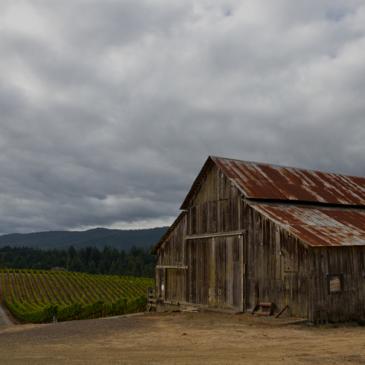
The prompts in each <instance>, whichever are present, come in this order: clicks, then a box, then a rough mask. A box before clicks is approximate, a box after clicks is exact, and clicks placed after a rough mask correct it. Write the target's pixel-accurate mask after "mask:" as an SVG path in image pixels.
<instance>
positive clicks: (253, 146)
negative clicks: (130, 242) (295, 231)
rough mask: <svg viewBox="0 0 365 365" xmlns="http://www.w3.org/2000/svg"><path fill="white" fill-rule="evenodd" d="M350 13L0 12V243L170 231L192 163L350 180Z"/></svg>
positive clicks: (185, 6)
mask: <svg viewBox="0 0 365 365" xmlns="http://www.w3.org/2000/svg"><path fill="white" fill-rule="evenodd" d="M364 65H365V5H364V2H363V1H355V0H348V1H346V2H344V1H336V0H327V1H326V0H323V1H314V0H313V1H312V0H307V1H299V2H298V1H296V2H293V1H291V0H278V1H275V2H268V1H263V0H246V1H238V0H237V1H233V0H232V1H219V0H217V1H211V0H210V1H207V0H194V1H190V0H187V1H184V2H181V1H171V0H169V1H167V0H139V1H137V2H136V1H134V0H123V1H112V0H103V1H102V0H98V1H96V0H88V1H86V0H72V1H62V2H50V1H46V0H32V1H25V0H24V1H21V0H11V1H10V0H9V1H6V0H3V1H1V4H0V69H1V72H0V233H7V232H29V231H38V230H49V229H75V228H78V227H92V226H113V227H141V226H153V225H160V224H164V223H169V222H170V221H171V219H172V217H173V216H174V215H176V213H177V210H178V207H179V204H180V203H181V201H182V199H183V197H184V195H185V193H186V191H187V189H188V188H189V186H190V184H191V182H192V180H193V179H194V177H195V175H196V174H197V172H198V170H199V168H200V167H201V165H202V163H203V162H204V160H205V159H206V157H207V155H209V154H214V155H223V156H228V157H236V158H242V159H246V160H256V161H267V162H273V163H279V164H289V165H295V166H300V167H308V168H321V169H325V170H332V171H337V172H343V173H350V174H359V175H365V159H364V155H365V144H364V140H365V124H364V116H365V103H364V95H365V72H364V71H365V68H364V67H365V66H364Z"/></svg>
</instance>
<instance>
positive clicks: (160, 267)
mask: <svg viewBox="0 0 365 365" xmlns="http://www.w3.org/2000/svg"><path fill="white" fill-rule="evenodd" d="M187 268H188V267H187V266H186V265H156V269H181V270H186V269H187Z"/></svg>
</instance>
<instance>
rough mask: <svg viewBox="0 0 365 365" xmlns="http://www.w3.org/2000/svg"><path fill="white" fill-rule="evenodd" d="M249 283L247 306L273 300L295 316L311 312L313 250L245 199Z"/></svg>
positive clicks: (276, 304)
mask: <svg viewBox="0 0 365 365" xmlns="http://www.w3.org/2000/svg"><path fill="white" fill-rule="evenodd" d="M243 211H244V217H245V228H246V232H247V234H246V235H245V245H246V256H247V270H246V275H247V286H246V292H247V295H246V307H247V308H254V307H255V305H256V304H258V303H259V302H272V303H274V304H275V306H276V309H277V310H281V309H283V308H284V307H286V306H288V313H289V314H291V315H293V316H299V317H304V318H308V317H309V315H310V311H311V308H310V301H309V292H310V290H311V272H312V268H311V262H312V253H311V251H310V250H309V249H308V248H306V246H305V245H303V244H302V243H301V242H300V241H299V240H298V239H296V238H295V237H293V236H291V235H290V234H289V233H288V232H287V231H286V230H285V229H283V228H281V227H280V226H279V225H277V224H275V223H274V222H273V221H272V220H270V219H268V218H266V217H265V216H263V215H262V214H261V213H259V212H257V211H256V210H255V209H253V208H252V207H250V206H249V205H247V204H246V203H244V202H243Z"/></svg>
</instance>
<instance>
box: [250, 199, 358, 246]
mask: <svg viewBox="0 0 365 365" xmlns="http://www.w3.org/2000/svg"><path fill="white" fill-rule="evenodd" d="M250 206H251V207H253V208H254V209H255V210H257V211H258V212H260V213H261V214H263V215H264V216H266V217H268V218H270V219H271V220H273V221H275V222H276V223H278V224H279V225H281V226H282V227H284V228H285V229H287V230H288V231H289V232H291V233H292V234H293V235H295V236H296V237H298V238H299V239H300V240H302V241H304V242H305V243H306V244H307V245H309V246H312V247H314V246H364V245H365V209H348V208H347V209H341V208H327V207H313V206H311V207H307V206H299V205H297V206H294V205H285V204H282V205H280V204H270V205H269V204H250Z"/></svg>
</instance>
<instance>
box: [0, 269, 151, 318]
mask: <svg viewBox="0 0 365 365" xmlns="http://www.w3.org/2000/svg"><path fill="white" fill-rule="evenodd" d="M150 286H153V280H152V279H149V278H139V277H129V276H112V275H92V274H84V273H73V272H65V271H52V270H16V269H1V270H0V299H1V302H2V304H3V305H4V306H6V307H7V309H8V310H9V311H10V312H11V313H12V315H13V316H14V317H15V318H16V319H18V320H19V321H21V322H32V323H41V322H50V321H55V320H57V321H65V320H72V319H86V318H97V317H102V316H109V315H118V314H124V313H132V312H138V311H143V310H144V309H145V306H146V292H147V288H148V287H150Z"/></svg>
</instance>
